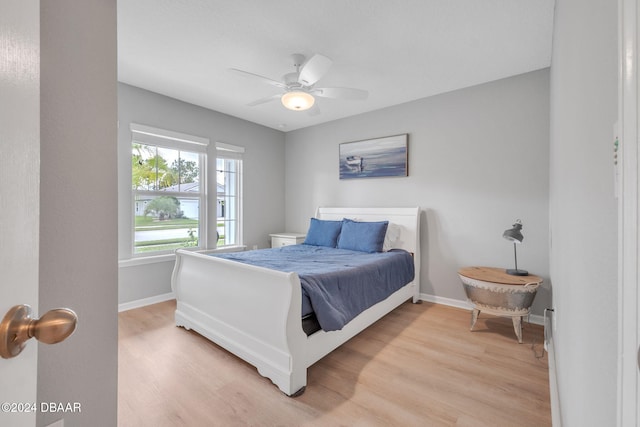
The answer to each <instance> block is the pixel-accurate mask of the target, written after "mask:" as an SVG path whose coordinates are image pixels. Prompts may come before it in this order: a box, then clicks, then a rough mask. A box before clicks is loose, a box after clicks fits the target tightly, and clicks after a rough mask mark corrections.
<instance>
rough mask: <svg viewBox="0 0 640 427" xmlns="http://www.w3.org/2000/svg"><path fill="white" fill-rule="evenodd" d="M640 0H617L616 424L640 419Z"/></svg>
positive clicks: (635, 421) (633, 423)
mask: <svg viewBox="0 0 640 427" xmlns="http://www.w3.org/2000/svg"><path fill="white" fill-rule="evenodd" d="M639 13H640V9H639V8H638V0H619V2H618V28H619V29H618V31H619V38H618V39H619V42H618V46H619V47H618V55H619V83H618V125H619V127H618V129H619V130H618V132H619V137H620V146H619V147H620V153H619V159H618V160H619V161H618V165H617V168H619V170H616V174H617V179H618V185H619V193H618V194H619V197H618V379H617V383H618V396H617V402H618V408H617V425H618V426H630V425H639V423H640V404H639V403H638V400H640V390H639V387H640V373H639V369H640V366H639V364H640V360H638V357H639V355H638V350H639V344H640V335H639V333H640V316H639V307H640V293H639V292H638V283H639V276H638V274H639V269H638V257H639V255H640V253H639V250H638V243H639V241H640V239H639V230H640V217H639V216H638V213H639V204H638V202H639V201H640V200H639V198H638V190H639V185H638V178H640V176H639V174H638V165H639V154H640V150H639V147H638V136H639V133H638V124H639V123H640V116H639V115H640V108H638V102H639V101H640V94H639V92H638V90H639V89H640V85H639V84H638V46H639V44H640V34H639V33H638V22H639V21H640V15H639Z"/></svg>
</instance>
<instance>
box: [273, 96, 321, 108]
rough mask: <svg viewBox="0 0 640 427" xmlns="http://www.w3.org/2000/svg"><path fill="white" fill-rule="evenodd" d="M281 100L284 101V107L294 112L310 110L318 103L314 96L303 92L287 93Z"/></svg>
mask: <svg viewBox="0 0 640 427" xmlns="http://www.w3.org/2000/svg"><path fill="white" fill-rule="evenodd" d="M280 100H281V101H282V105H284V106H285V107H286V108H288V109H289V110H293V111H304V110H308V109H309V108H311V107H313V104H314V102H315V101H316V100H315V98H314V97H313V95H311V94H310V93H307V92H301V91H291V92H287V93H285V94H284V95H282V98H280Z"/></svg>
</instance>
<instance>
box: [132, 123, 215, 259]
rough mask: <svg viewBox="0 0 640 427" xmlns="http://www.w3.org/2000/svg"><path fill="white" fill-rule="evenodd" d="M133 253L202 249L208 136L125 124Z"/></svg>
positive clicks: (153, 253)
mask: <svg viewBox="0 0 640 427" xmlns="http://www.w3.org/2000/svg"><path fill="white" fill-rule="evenodd" d="M131 131H132V135H133V139H132V144H131V183H132V190H133V221H134V227H133V239H132V241H133V254H134V255H135V256H141V255H158V254H162V253H171V252H173V251H174V250H175V249H178V248H194V249H204V248H206V229H207V227H206V226H207V224H206V221H204V220H203V219H204V218H206V212H207V209H206V208H207V203H206V202H207V199H206V195H207V192H206V182H207V180H206V164H207V154H206V149H207V146H208V144H209V142H208V140H206V139H204V138H199V137H193V136H189V135H183V134H179V133H176V132H170V131H165V130H161V129H155V128H151V127H148V126H143V125H136V124H131Z"/></svg>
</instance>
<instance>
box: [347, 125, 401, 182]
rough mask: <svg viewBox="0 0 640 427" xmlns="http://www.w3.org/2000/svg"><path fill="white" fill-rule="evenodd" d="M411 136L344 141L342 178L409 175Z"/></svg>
mask: <svg viewBox="0 0 640 427" xmlns="http://www.w3.org/2000/svg"><path fill="white" fill-rule="evenodd" d="M408 139H409V138H408V134H406V133H404V134H400V135H393V136H386V137H383V138H374V139H366V140H362V141H352V142H343V143H341V144H340V148H339V156H338V158H339V169H340V179H353V178H381V177H402V176H405V177H406V176H409V169H408V165H409V150H408V148H409V147H408Z"/></svg>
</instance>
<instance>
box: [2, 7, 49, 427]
mask: <svg viewBox="0 0 640 427" xmlns="http://www.w3.org/2000/svg"><path fill="white" fill-rule="evenodd" d="M1 1H2V3H1V5H2V6H1V7H0V51H2V54H0V150H1V151H0V271H1V272H2V276H1V277H2V283H0V318H2V317H4V314H5V313H6V312H7V311H8V310H9V308H11V307H12V306H14V305H18V304H29V305H30V306H31V307H32V309H33V312H34V315H35V313H37V312H38V235H39V232H38V227H39V168H40V162H39V160H40V107H39V104H40V49H39V45H40V40H39V39H40V30H39V28H40V24H39V20H40V6H39V2H38V1H37V0H25V1H20V2H16V1H13V0H1ZM5 52H7V53H8V55H5ZM37 354H38V352H37V345H36V344H35V342H29V343H28V344H27V346H26V348H25V349H24V351H23V352H22V353H21V354H20V356H19V357H15V358H12V359H0V378H2V380H1V381H0V405H1V407H0V425H3V426H34V425H35V422H36V414H35V412H34V411H33V409H35V408H34V407H33V406H31V404H34V405H35V402H36V380H37Z"/></svg>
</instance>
